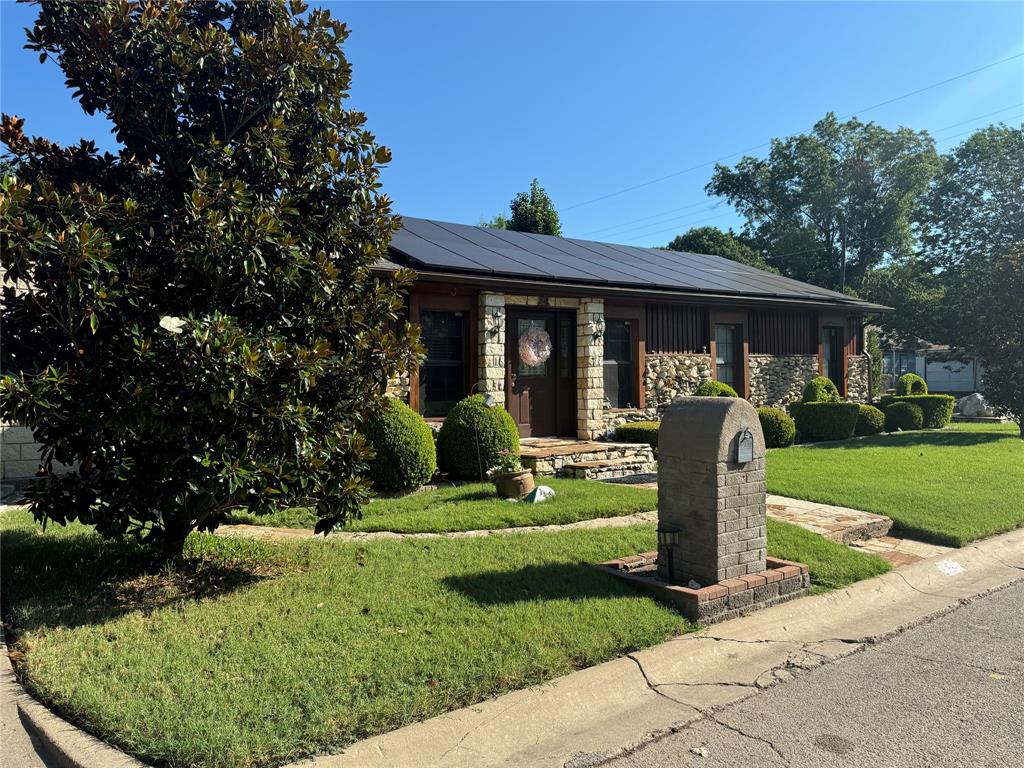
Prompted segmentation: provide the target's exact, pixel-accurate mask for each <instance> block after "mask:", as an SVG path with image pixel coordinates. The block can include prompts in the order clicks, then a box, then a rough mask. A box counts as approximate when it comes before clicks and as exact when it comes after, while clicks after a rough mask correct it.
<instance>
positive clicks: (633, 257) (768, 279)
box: [391, 216, 878, 309]
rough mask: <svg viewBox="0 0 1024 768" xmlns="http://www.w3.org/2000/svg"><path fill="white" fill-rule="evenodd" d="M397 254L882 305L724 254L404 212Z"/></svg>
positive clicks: (542, 273) (685, 288)
mask: <svg viewBox="0 0 1024 768" xmlns="http://www.w3.org/2000/svg"><path fill="white" fill-rule="evenodd" d="M402 222H403V228H402V229H401V230H399V231H398V232H396V233H395V234H394V236H393V237H392V239H391V250H392V254H393V255H395V254H397V255H398V256H400V257H402V258H403V260H405V261H406V262H407V263H409V266H412V267H413V268H416V267H417V266H420V267H424V268H427V269H428V270H430V269H433V270H443V271H453V272H464V273H477V274H485V275H492V276H495V277H515V278H520V279H527V280H536V281H539V282H573V283H592V284H595V285H598V286H602V285H603V286H607V287H623V288H640V287H642V288H648V289H665V290H667V291H672V292H680V293H714V294H735V295H737V296H754V297H765V298H768V297H771V298H780V299H794V300H802V301H825V302H829V303H836V304H844V305H848V306H857V307H862V308H865V309H872V308H878V305H874V304H869V303H867V302H863V301H859V300H857V299H854V298H852V297H850V296H846V295H845V294H842V293H837V292H835V291H829V290H827V289H825V288H818V287H817V286H814V285H809V284H807V283H802V282H800V281H799V280H791V279H790V278H787V277H781V276H780V275H773V274H771V273H769V272H764V271H762V270H760V269H757V268H755V267H749V266H747V265H746V264H740V263H739V262H735V261H731V260H729V259H726V258H723V257H721V256H709V255H706V254H699V253H684V252H680V251H670V250H666V249H661V248H638V247H635V246H630V245H614V244H612V243H599V242H595V241H592V240H579V239H576V238H571V237H552V236H550V235H535V234H532V233H529V232H511V231H509V230H504V229H490V228H487V227H473V226H469V225H467V224H451V223H448V222H442V221H432V220H429V219H417V218H413V217H409V216H403V217H402Z"/></svg>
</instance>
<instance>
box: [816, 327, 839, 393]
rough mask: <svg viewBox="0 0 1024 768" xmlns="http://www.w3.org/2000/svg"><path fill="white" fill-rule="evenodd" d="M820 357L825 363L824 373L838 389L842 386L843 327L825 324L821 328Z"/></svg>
mask: <svg viewBox="0 0 1024 768" xmlns="http://www.w3.org/2000/svg"><path fill="white" fill-rule="evenodd" d="M821 344H822V357H823V358H824V360H823V362H824V364H825V371H824V373H825V375H826V376H827V377H828V378H829V379H831V380H832V383H833V384H835V385H836V386H837V387H839V388H840V390H841V389H842V388H843V329H842V328H840V327H838V326H835V325H826V326H825V327H824V328H823V329H822V339H821Z"/></svg>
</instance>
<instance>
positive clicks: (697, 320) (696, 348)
mask: <svg viewBox="0 0 1024 768" xmlns="http://www.w3.org/2000/svg"><path fill="white" fill-rule="evenodd" d="M645 320H646V329H647V352H648V353H658V352H662V353H690V354H693V353H699V352H706V351H707V346H708V339H709V334H708V313H707V310H706V309H705V308H704V307H694V306H689V305H686V304H648V305H647V308H646V317H645Z"/></svg>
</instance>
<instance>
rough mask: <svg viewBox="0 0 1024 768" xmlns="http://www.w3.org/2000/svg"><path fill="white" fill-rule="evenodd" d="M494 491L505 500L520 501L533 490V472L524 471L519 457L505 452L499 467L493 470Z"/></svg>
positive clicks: (499, 460) (499, 461) (502, 454)
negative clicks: (521, 497)
mask: <svg viewBox="0 0 1024 768" xmlns="http://www.w3.org/2000/svg"><path fill="white" fill-rule="evenodd" d="M491 479H492V480H493V481H494V490H495V491H497V493H498V495H499V496H501V498H503V499H518V498H519V497H520V496H523V495H525V494H527V493H529V492H530V491H532V490H533V487H534V482H533V472H531V471H530V470H528V469H523V465H522V464H520V463H519V457H518V456H516V455H515V454H514V453H512V452H511V451H509V450H507V449H506V450H503V451H502V452H501V455H500V456H499V458H498V465H497V466H496V467H495V468H494V469H493V470H492V474H491Z"/></svg>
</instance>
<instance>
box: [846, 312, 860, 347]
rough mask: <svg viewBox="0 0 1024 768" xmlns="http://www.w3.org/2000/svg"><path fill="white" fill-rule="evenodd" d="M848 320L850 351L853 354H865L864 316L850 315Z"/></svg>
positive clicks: (847, 330)
mask: <svg viewBox="0 0 1024 768" xmlns="http://www.w3.org/2000/svg"><path fill="white" fill-rule="evenodd" d="M846 322H847V328H846V332H847V338H848V339H849V340H850V344H849V347H848V349H849V353H850V354H851V355H863V354H864V318H863V317H861V316H860V315H850V317H849V319H848V320H847V321H846Z"/></svg>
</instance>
